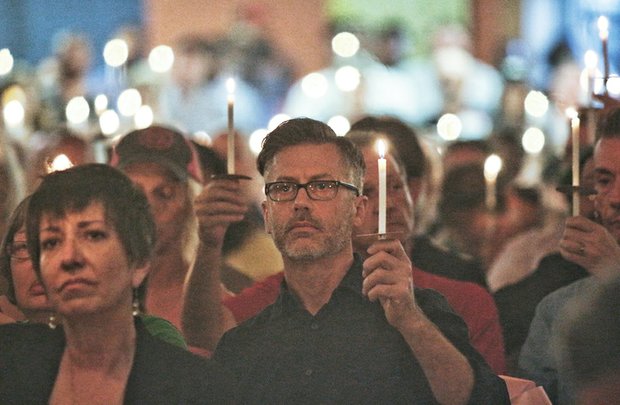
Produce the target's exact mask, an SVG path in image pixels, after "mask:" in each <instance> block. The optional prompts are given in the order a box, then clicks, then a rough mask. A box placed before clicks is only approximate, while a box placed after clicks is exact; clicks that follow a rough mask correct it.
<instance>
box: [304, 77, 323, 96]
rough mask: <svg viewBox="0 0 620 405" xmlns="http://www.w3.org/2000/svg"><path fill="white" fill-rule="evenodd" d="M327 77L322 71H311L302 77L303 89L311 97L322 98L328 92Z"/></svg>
mask: <svg viewBox="0 0 620 405" xmlns="http://www.w3.org/2000/svg"><path fill="white" fill-rule="evenodd" d="M327 87H328V83H327V79H326V78H325V75H323V74H321V73H317V72H315V73H310V74H308V75H306V77H304V78H303V79H301V90H302V91H303V92H304V94H305V95H307V96H308V97H310V98H321V97H323V96H324V95H325V94H326V93H327Z"/></svg>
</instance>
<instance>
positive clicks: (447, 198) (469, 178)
mask: <svg viewBox="0 0 620 405" xmlns="http://www.w3.org/2000/svg"><path fill="white" fill-rule="evenodd" d="M485 192H486V183H485V180H484V168H483V166H482V165H480V164H477V163H471V164H467V165H462V166H458V167H455V168H453V169H451V170H449V171H448V172H447V173H446V174H445V176H444V178H443V182H442V185H441V196H440V200H439V207H438V208H439V215H440V217H441V220H442V222H443V223H445V224H446V225H449V226H454V225H457V222H458V221H459V218H460V217H459V215H458V214H459V213H462V212H464V211H467V210H472V209H476V208H481V207H484V204H485ZM455 221H457V222H455Z"/></svg>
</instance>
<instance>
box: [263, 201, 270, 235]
mask: <svg viewBox="0 0 620 405" xmlns="http://www.w3.org/2000/svg"><path fill="white" fill-rule="evenodd" d="M260 206H261V208H262V209H263V220H264V222H265V232H267V233H268V234H270V235H271V229H270V227H269V223H270V222H269V209H268V208H267V200H263V202H262V203H261V204H260Z"/></svg>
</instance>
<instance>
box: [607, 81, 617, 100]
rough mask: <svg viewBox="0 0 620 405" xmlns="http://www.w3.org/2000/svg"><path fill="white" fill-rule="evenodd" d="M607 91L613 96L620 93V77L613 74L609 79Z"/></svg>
mask: <svg viewBox="0 0 620 405" xmlns="http://www.w3.org/2000/svg"><path fill="white" fill-rule="evenodd" d="M607 91H608V92H609V94H611V95H612V96H617V95H620V77H618V76H611V77H610V78H609V79H607Z"/></svg>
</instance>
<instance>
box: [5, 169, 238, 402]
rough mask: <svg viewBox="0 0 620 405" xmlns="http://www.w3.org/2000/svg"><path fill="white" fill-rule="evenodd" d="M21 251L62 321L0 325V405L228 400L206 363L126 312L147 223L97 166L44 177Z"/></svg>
mask: <svg viewBox="0 0 620 405" xmlns="http://www.w3.org/2000/svg"><path fill="white" fill-rule="evenodd" d="M26 235H27V245H28V254H29V257H30V258H31V261H32V265H33V267H34V270H35V271H36V273H37V276H38V277H39V279H40V280H41V283H42V285H43V286H44V288H45V291H46V292H47V296H48V299H49V302H50V304H51V306H52V307H53V308H54V310H55V311H56V312H57V313H58V315H59V316H60V317H62V325H59V326H57V327H51V328H50V327H48V326H47V325H42V324H32V325H22V324H10V325H3V326H0V347H2V351H0V364H1V365H2V367H0V402H2V403H8V404H11V403H50V404H60V403H106V404H121V403H125V404H131V403H184V404H194V403H207V402H217V403H220V402H224V403H226V402H229V401H230V400H229V399H230V398H232V395H231V393H230V391H229V389H228V380H227V378H226V375H225V373H224V372H223V371H222V370H221V369H219V368H218V367H217V366H216V365H215V364H214V363H212V362H207V361H206V360H204V359H201V358H199V357H197V356H194V355H192V354H191V353H189V352H187V351H185V350H183V349H180V348H178V347H174V346H172V345H169V344H167V343H165V342H163V341H161V340H159V339H156V338H154V337H153V336H151V334H149V333H148V331H147V330H146V328H145V326H144V324H143V322H142V321H141V319H140V317H135V316H134V315H133V312H134V311H133V310H134V305H132V302H133V301H134V298H135V291H136V290H137V289H138V287H139V286H140V285H141V284H142V283H143V281H144V279H145V278H146V276H147V275H148V271H149V260H150V257H151V253H152V251H153V247H154V246H155V225H154V222H153V218H152V215H151V213H150V210H149V206H148V202H147V199H146V197H145V196H144V193H142V192H141V191H140V190H139V189H138V188H136V187H135V186H134V185H133V184H132V182H131V181H130V180H129V179H128V178H127V177H126V176H125V175H123V174H122V173H121V172H119V171H118V170H116V169H114V168H112V167H110V166H106V165H99V164H90V165H82V166H76V167H73V168H71V169H68V170H65V171H59V172H54V173H52V174H50V175H48V176H46V177H45V178H44V179H43V181H42V183H41V185H40V186H39V188H38V189H37V190H36V191H35V192H34V194H33V195H32V197H31V199H30V201H29V204H28V211H27V216H26Z"/></svg>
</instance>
